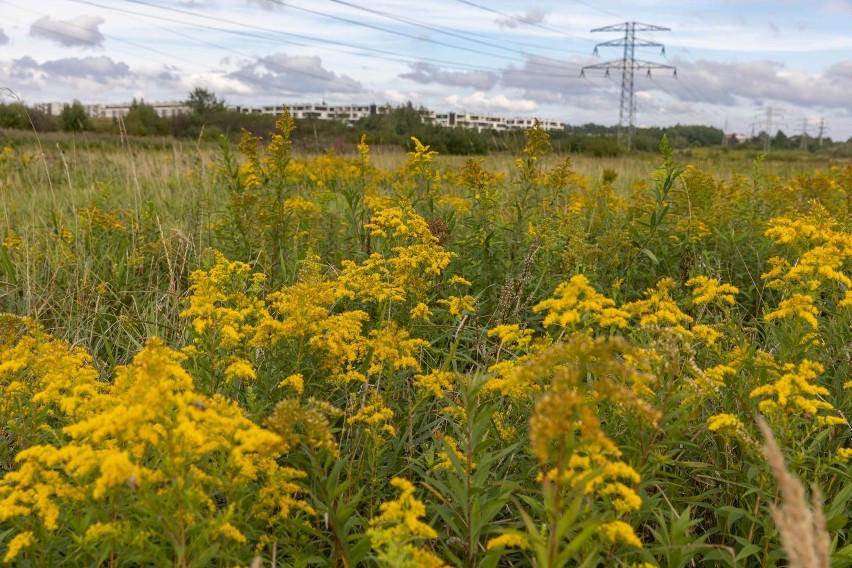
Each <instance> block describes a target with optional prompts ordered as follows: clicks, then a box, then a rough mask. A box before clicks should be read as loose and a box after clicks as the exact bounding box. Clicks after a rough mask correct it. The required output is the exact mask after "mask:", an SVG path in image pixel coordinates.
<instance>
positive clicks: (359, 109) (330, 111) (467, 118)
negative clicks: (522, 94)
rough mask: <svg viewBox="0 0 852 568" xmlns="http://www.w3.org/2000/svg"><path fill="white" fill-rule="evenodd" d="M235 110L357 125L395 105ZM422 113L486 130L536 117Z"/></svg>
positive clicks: (551, 126)
mask: <svg viewBox="0 0 852 568" xmlns="http://www.w3.org/2000/svg"><path fill="white" fill-rule="evenodd" d="M234 108H235V110H237V111H239V112H243V113H246V114H273V115H276V116H280V115H282V114H284V109H285V108H287V110H289V111H290V114H291V115H292V116H293V118H298V119H305V118H313V119H317V120H339V121H342V122H345V123H347V124H349V125H350V126H352V125H354V124H355V123H356V122H358V121H359V120H360V119H362V118H367V117H370V116H375V115H382V114H387V113H388V112H390V111H391V110H393V107H391V106H388V105H384V106H379V105H327V104H321V103H307V104H294V105H266V106H236V107H234ZM418 112H419V113H420V116H421V117H422V118H423V120H425V121H426V122H432V123H434V124H438V125H441V126H449V127H452V126H459V127H462V128H474V129H476V130H478V131H480V132H481V131H483V130H513V129H516V128H524V129H526V128H530V127H532V126H533V125H534V124H535V119H534V118H505V117H502V116H493V115H489V114H473V113H467V112H465V113H457V112H435V111H433V110H428V109H419V110H418ZM539 123H540V124H541V127H542V128H543V129H545V130H563V129H564V128H565V125H564V124H563V123H561V122H558V121H555V120H539Z"/></svg>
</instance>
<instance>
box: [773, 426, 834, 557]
mask: <svg viewBox="0 0 852 568" xmlns="http://www.w3.org/2000/svg"><path fill="white" fill-rule="evenodd" d="M757 425H758V426H759V427H760V431H761V432H762V433H763V438H764V440H765V443H764V446H763V453H764V455H765V456H766V461H767V462H769V469H771V470H772V474H773V475H774V476H775V477H776V479H778V489H779V490H780V491H781V497H782V500H783V504H782V505H781V506H780V507H777V506H775V505H770V509H771V511H772V519H773V520H774V521H775V524H776V525H777V526H778V532H779V533H780V534H781V544H782V545H783V546H784V550H785V551H786V552H787V559H788V560H789V562H790V568H829V549H830V543H831V540H830V539H829V536H828V531H827V530H826V528H825V515H824V514H823V510H822V494H821V493H820V491H819V488H817V486H816V485H812V486H811V492H812V497H811V504H810V506H809V505H808V499H807V495H806V494H805V486H804V485H802V482H801V481H799V480H798V479H796V477H795V476H793V475H792V474H791V473H790V472H789V471H787V467H786V466H785V465H784V454H782V453H781V449H780V448H779V447H778V444H777V443H776V442H775V436H774V435H773V434H772V429H771V428H770V427H769V425H768V424H767V423H766V421H765V420H763V419H762V418H758V419H757Z"/></svg>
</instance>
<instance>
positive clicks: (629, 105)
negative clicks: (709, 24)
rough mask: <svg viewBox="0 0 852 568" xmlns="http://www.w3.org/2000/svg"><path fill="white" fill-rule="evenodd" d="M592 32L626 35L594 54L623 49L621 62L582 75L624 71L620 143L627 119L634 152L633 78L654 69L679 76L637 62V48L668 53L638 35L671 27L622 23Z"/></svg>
mask: <svg viewBox="0 0 852 568" xmlns="http://www.w3.org/2000/svg"><path fill="white" fill-rule="evenodd" d="M592 31H593V32H624V37H623V38H621V39H614V40H610V41H605V42H603V43H599V44H597V45H596V46H595V51H594V53H595V55H597V53H598V48H599V47H617V46H623V47H624V56H623V57H622V58H621V60H620V61H619V60H613V61H606V62H604V63H598V64H596V65H586V66H585V67H583V69H582V70H581V71H580V76H581V77H585V75H586V69H603V70H604V74H605V75H606V76H607V77H608V76H609V74H610V71H611V70H613V69H620V70H621V110H619V113H618V141H619V142H621V141H622V140H623V135H624V126H625V120H626V122H627V149H628V150H631V149H632V148H633V131H634V123H633V118H634V115H635V114H636V97H635V96H634V93H633V76H634V73H635V71H636V70H640V71H647V73H648V75H650V74H651V70H652V69H671V70H672V71H673V72H674V74H675V76H676V75H677V69H676V68H675V67H673V66H672V65H663V64H660V63H653V62H651V61H644V60H641V59H636V57H635V53H636V46H637V45H638V46H639V47H659V48H661V50H662V53H664V54H665V50H666V48H665V46H663V44H661V43H656V42H653V41H648V40H645V39H641V38H637V37H636V32H637V31H640V32H649V31H653V32H666V31H670V30H669V28H663V27H660V26H654V25H651V24H642V23H639V22H624V23H623V24H615V25H612V26H606V27H603V28H595V29H593V30H592Z"/></svg>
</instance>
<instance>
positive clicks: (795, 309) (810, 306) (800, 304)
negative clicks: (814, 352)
mask: <svg viewBox="0 0 852 568" xmlns="http://www.w3.org/2000/svg"><path fill="white" fill-rule="evenodd" d="M818 314H819V309H818V308H817V307H816V306H815V305H814V299H813V297H812V296H809V295H806V294H793V295H792V296H790V297H789V298H787V299H786V300H782V301H781V302H780V303H779V304H778V308H776V309H775V310H774V311H772V312H769V313H768V314H766V316H765V318H764V319H766V321H772V320H776V319H782V318H786V317H790V318H800V319H803V320H805V322H806V323H808V324H809V325H810V326H811V327H812V328H814V329H816V328H817V327H819V323H818V322H817V319H816V316H817V315H818Z"/></svg>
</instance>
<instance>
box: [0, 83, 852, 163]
mask: <svg viewBox="0 0 852 568" xmlns="http://www.w3.org/2000/svg"><path fill="white" fill-rule="evenodd" d="M185 103H186V105H187V106H188V107H189V108H190V112H188V113H184V114H179V115H177V116H173V117H161V116H159V115H158V114H157V111H156V110H155V109H154V107H152V106H151V105H148V104H146V103H145V102H144V101H135V100H134V101H133V103H132V105H131V108H130V111H129V112H128V113H127V115H125V116H124V117H122V118H120V119H118V118H98V117H90V116H88V115H87V114H86V111H85V107H84V106H83V105H82V104H81V103H80V102H79V101H74V102H73V103H72V104H70V105H67V106H66V107H64V109H63V110H62V113H61V114H60V115H59V116H53V115H50V114H47V113H44V112H42V111H39V110H37V109H35V108H31V107H27V106H25V105H23V104H21V103H10V104H0V128H5V129H22V130H35V131H37V132H51V131H66V132H85V131H89V132H100V133H114V134H121V135H126V136H173V137H176V138H192V139H199V138H200V139H217V138H219V137H220V136H222V135H225V136H228V137H229V138H236V137H238V136H239V135H240V134H241V133H242V132H243V131H248V132H250V133H252V134H253V135H256V136H266V135H267V134H268V133H269V132H271V131H273V130H274V127H275V120H276V117H275V116H272V115H268V114H247V113H242V112H239V111H237V110H235V109H232V108H228V107H227V106H226V105H225V102H224V101H223V100H221V99H219V98H218V97H217V96H216V95H215V94H213V93H211V92H209V91H207V90H206V89H201V88H197V89H195V90H194V91H193V92H191V93H190V94H189V98H188V99H187V100H186V101H185ZM425 114H426V113H425V109H423V108H415V107H414V106H413V105H412V104H411V103H408V104H407V105H403V106H399V107H396V108H392V109H388V110H387V112H385V113H382V114H376V115H372V116H369V117H366V118H362V119H361V120H359V121H358V122H357V123H356V124H355V125H354V126H349V125H348V124H346V123H344V122H341V121H335V120H318V119H306V120H297V121H296V123H297V129H296V131H295V132H294V133H293V135H292V140H293V143H294V145H295V146H296V147H299V148H301V149H303V150H305V151H316V152H321V151H325V150H327V149H334V150H336V151H339V152H348V151H351V150H352V149H353V148H354V146H355V144H357V143H358V140H359V138H360V136H361V135H362V134H366V135H367V138H368V141H369V142H370V144H371V145H372V146H377V147H381V146H396V147H402V148H405V149H410V146H411V137H412V136H415V137H417V138H418V139H419V140H421V141H422V142H423V143H425V144H429V145H430V146H431V147H432V148H433V149H435V150H437V151H438V152H440V153H441V154H457V155H458V154H461V155H466V154H473V155H477V154H478V155H481V154H486V153H489V152H501V151H505V152H513V153H517V152H518V151H519V150H520V149H522V148H523V146H524V143H525V139H524V133H523V131H522V130H510V131H501V132H498V131H482V132H478V131H476V130H470V129H466V128H460V127H455V128H447V127H444V126H440V125H437V124H433V123H431V122H430V121H429V120H427V119H425V118H424V117H425ZM663 134H665V135H666V136H667V138H668V140H669V143H670V145H671V147H672V148H674V149H681V150H685V149H691V148H713V147H716V148H719V147H728V148H733V147H740V148H744V149H750V150H760V149H764V148H765V147H766V137H767V135H766V133H765V132H760V133H757V134H755V135H753V136H752V137H751V138H749V139H747V140H741V141H738V140H737V139H735V138H733V137H726V136H725V133H724V132H723V131H722V130H720V129H718V128H715V127H711V126H702V125H675V126H670V127H667V128H659V127H653V128H637V129H636V131H635V134H634V137H633V148H634V149H635V150H637V151H648V152H655V151H656V150H657V148H658V146H659V141H660V138H661V137H662V135H663ZM549 135H550V143H551V146H552V148H553V149H554V150H555V151H563V152H570V153H580V154H590V155H594V156H617V155H619V154H622V153H624V152H626V148H625V146H624V145H623V144H620V143H619V140H618V129H617V127H614V126H601V125H597V124H585V125H582V126H568V127H566V128H565V129H564V130H558V131H550V132H549ZM769 142H770V147H771V148H772V149H773V150H793V149H801V148H804V149H806V150H809V151H811V152H814V151H823V152H826V153H829V154H833V155H837V156H840V155H852V141H847V142H846V143H845V144H844V143H840V144H836V143H833V142H832V141H831V140H830V139H828V138H824V139H822V140H819V141H818V140H816V139H807V140H802V138H801V137H799V136H787V135H785V134H784V132H781V131H778V132H777V133H776V134H775V135H774V136H772V137H771V139H770V141H769Z"/></svg>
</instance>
